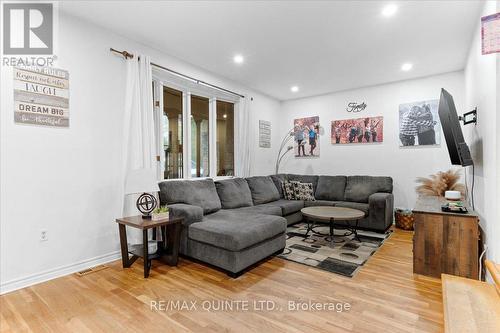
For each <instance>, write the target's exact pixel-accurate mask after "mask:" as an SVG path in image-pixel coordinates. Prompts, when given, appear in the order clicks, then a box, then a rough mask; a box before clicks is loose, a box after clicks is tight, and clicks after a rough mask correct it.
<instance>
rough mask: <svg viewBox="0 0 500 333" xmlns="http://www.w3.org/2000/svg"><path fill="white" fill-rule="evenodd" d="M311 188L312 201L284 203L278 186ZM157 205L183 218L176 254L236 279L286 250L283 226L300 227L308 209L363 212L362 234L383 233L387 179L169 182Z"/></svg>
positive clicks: (388, 205)
mask: <svg viewBox="0 0 500 333" xmlns="http://www.w3.org/2000/svg"><path fill="white" fill-rule="evenodd" d="M285 180H296V181H301V182H307V183H312V184H313V189H314V196H315V198H316V200H315V201H302V200H285V199H283V191H282V186H281V183H282V182H283V181H285ZM159 185H160V203H161V204H162V205H168V207H169V208H170V212H171V214H172V215H173V216H184V218H185V220H184V224H183V228H182V232H181V242H180V244H181V245H180V253H181V254H183V255H185V256H188V257H191V258H194V259H197V260H200V261H203V262H205V263H208V264H211V265H213V266H216V267H219V268H222V269H224V270H225V271H226V272H227V273H228V274H229V275H230V276H233V277H235V276H238V275H239V274H241V273H242V272H244V270H245V269H246V268H248V267H249V266H251V265H253V264H255V263H257V262H259V261H261V260H262V259H265V258H266V257H268V256H270V255H273V254H275V253H279V252H281V251H283V249H284V248H285V239H286V238H285V232H286V227H287V225H291V224H294V223H297V222H300V221H302V214H301V212H300V210H301V209H302V208H304V207H308V206H313V205H316V206H319V205H322V206H325V205H326V206H340V207H350V208H355V209H359V210H361V211H363V212H365V214H366V216H365V218H364V219H362V220H360V221H359V227H360V228H362V229H368V230H374V231H378V232H383V231H385V230H387V229H388V228H389V227H390V226H391V224H392V215H393V201H394V198H393V195H392V178H390V177H370V176H309V175H294V174H278V175H272V176H258V177H249V178H245V179H243V178H231V179H225V180H220V181H216V182H214V181H213V180H212V179H201V180H172V181H163V182H161V183H160V184H159Z"/></svg>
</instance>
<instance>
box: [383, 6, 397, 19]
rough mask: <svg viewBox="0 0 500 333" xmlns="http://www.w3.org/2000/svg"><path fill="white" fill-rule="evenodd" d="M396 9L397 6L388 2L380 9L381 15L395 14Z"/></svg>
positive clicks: (389, 15)
mask: <svg viewBox="0 0 500 333" xmlns="http://www.w3.org/2000/svg"><path fill="white" fill-rule="evenodd" d="M397 11H398V6H396V5H394V4H390V5H387V6H385V7H384V9H382V15H384V16H385V17H391V16H393V15H394V14H396V12H397Z"/></svg>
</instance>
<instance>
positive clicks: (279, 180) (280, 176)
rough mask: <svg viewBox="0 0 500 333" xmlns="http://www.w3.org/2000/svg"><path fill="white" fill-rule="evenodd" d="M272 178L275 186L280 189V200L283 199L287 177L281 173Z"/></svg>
mask: <svg viewBox="0 0 500 333" xmlns="http://www.w3.org/2000/svg"><path fill="white" fill-rule="evenodd" d="M270 177H271V179H272V180H273V183H274V185H275V186H276V188H277V189H278V192H279V194H280V198H283V183H284V182H285V180H286V175H285V174H283V173H280V174H277V175H271V176H270Z"/></svg>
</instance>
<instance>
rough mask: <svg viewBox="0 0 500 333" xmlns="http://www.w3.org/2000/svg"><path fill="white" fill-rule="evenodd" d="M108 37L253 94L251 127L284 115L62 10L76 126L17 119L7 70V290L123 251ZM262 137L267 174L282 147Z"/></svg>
mask: <svg viewBox="0 0 500 333" xmlns="http://www.w3.org/2000/svg"><path fill="white" fill-rule="evenodd" d="M110 47H114V48H116V49H119V50H123V49H126V50H128V51H132V52H136V51H139V52H141V53H144V54H148V55H150V56H151V57H152V60H153V61H154V62H155V63H159V64H161V65H164V66H167V67H170V68H173V69H175V70H177V71H179V72H181V73H185V74H188V75H191V76H194V77H197V78H200V79H202V80H204V81H207V82H210V83H214V84H217V85H220V86H222V87H225V88H228V89H231V90H234V91H238V92H240V93H243V94H245V95H247V96H248V97H253V99H254V100H253V102H252V103H253V106H252V109H251V110H254V111H252V113H253V114H252V115H251V123H252V127H253V126H255V127H257V126H258V119H266V120H270V121H272V122H273V124H276V123H277V122H278V119H277V111H278V109H279V107H280V104H279V102H278V101H276V100H274V99H272V98H269V97H266V96H264V95H262V94H259V93H257V92H254V91H251V90H249V89H247V88H245V87H243V86H241V85H238V84H235V83H233V82H230V81H228V80H225V79H223V78H220V77H217V76H216V75H213V74H210V73H208V72H205V71H203V70H200V69H198V68H196V67H194V66H191V65H189V64H186V63H184V62H182V61H180V60H178V59H175V58H172V57H169V56H167V55H165V54H161V53H159V52H158V51H156V50H154V49H152V48H148V47H145V46H143V45H141V44H139V43H135V42H133V41H131V40H128V39H126V38H123V37H120V36H118V35H116V34H113V33H111V32H109V31H107V30H104V29H101V28H99V27H96V26H93V25H90V24H87V23H86V22H84V21H81V20H79V19H77V18H74V17H71V16H67V15H65V14H64V13H60V22H59V53H58V57H59V60H58V62H57V64H56V66H57V67H60V68H63V69H66V70H69V73H70V127H69V128H66V129H54V128H44V127H34V126H20V125H16V124H14V121H13V90H12V89H13V88H12V83H13V82H12V81H13V79H12V72H11V68H8V67H2V71H1V74H2V81H1V83H2V87H1V108H2V113H1V118H0V123H1V125H0V126H1V127H0V129H1V146H0V154H1V158H0V161H1V162H0V163H1V165H0V169H1V170H0V171H1V172H0V182H1V184H2V186H1V192H0V197H1V202H0V205H1V212H0V219H1V231H0V234H1V235H0V237H1V239H0V255H1V258H0V281H1V284H0V289H1V292H7V291H9V290H12V289H16V288H19V287H23V286H26V285H29V284H32V283H36V282H40V281H43V280H46V279H50V278H53V277H54V276H58V275H61V274H65V273H66V274H67V273H70V272H73V271H76V270H79V269H82V268H85V267H89V266H91V265H95V264H97V263H100V262H105V261H109V260H112V259H115V258H118V252H117V251H118V249H119V242H118V228H117V226H116V223H115V222H114V220H115V218H116V217H117V215H119V212H120V211H121V207H119V206H120V198H119V194H118V193H119V191H118V189H119V186H118V184H119V182H120V181H121V180H120V179H119V177H118V174H119V172H118V171H119V170H120V166H121V156H120V155H121V138H122V123H123V121H122V110H123V107H124V100H125V96H124V91H125V86H124V83H125V62H124V60H123V59H122V58H121V57H119V56H116V55H113V54H112V53H110V51H109V48H110ZM253 132H255V129H254V131H253ZM257 145H258V142H257V140H256V139H255V140H253V141H252V147H251V154H252V156H254V158H253V159H252V165H251V170H252V173H255V174H266V173H267V174H269V173H271V172H272V171H273V167H272V164H270V163H267V162H268V161H270V160H271V159H272V158H273V157H274V149H261V148H258V147H257ZM257 155H258V157H259V158H258V159H257V158H255V156H257ZM42 229H45V230H47V231H48V239H49V240H48V241H46V242H41V241H40V240H39V237H40V231H41V230H42Z"/></svg>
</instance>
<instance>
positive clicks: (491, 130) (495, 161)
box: [464, 1, 500, 262]
mask: <svg viewBox="0 0 500 333" xmlns="http://www.w3.org/2000/svg"><path fill="white" fill-rule="evenodd" d="M499 10H500V5H499V4H498V2H496V1H486V2H485V5H484V9H483V11H482V13H481V15H480V16H486V15H490V14H494V13H496V12H498V11H499ZM477 21H478V24H477V27H476V29H475V32H474V39H473V42H472V45H471V48H470V52H469V57H468V59H467V65H466V68H465V91H466V100H465V105H466V110H471V109H473V108H474V107H477V109H478V111H477V112H478V118H477V125H476V126H473V125H468V126H465V130H464V135H465V139H466V141H467V142H468V143H469V146H470V149H471V153H472V157H473V159H474V163H475V181H476V186H475V191H474V192H475V206H476V210H477V211H478V213H479V214H480V217H481V226H482V228H483V230H484V232H485V233H486V235H485V236H486V237H485V238H486V239H485V242H486V243H487V245H488V247H489V250H488V251H487V257H488V258H490V259H493V260H495V261H496V262H500V208H499V206H500V198H499V194H500V182H499V179H498V176H499V168H500V160H499V159H500V133H499V129H500V116H499V115H498V112H499V106H500V100H499V98H500V91H499V89H500V65H499V61H500V60H499V59H500V58H499V57H498V55H497V54H489V55H482V54H481V27H480V18H479V17H478V20H477ZM468 175H469V179H471V178H472V170H470V172H469V174H468Z"/></svg>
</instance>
